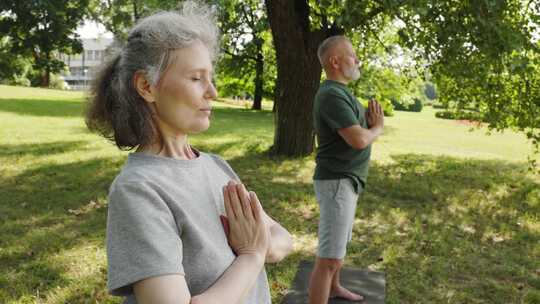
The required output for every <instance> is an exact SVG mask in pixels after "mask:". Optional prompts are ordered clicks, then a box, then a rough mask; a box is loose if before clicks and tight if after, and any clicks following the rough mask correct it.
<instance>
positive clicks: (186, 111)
mask: <svg viewBox="0 0 540 304" xmlns="http://www.w3.org/2000/svg"><path fill="white" fill-rule="evenodd" d="M170 55H171V56H173V58H174V60H173V63H172V64H171V66H169V67H168V69H167V70H166V71H165V73H164V75H163V76H162V78H161V79H160V80H159V82H158V84H157V94H156V100H155V103H154V105H155V110H156V114H157V118H158V120H159V122H160V125H161V128H162V129H163V128H165V129H167V130H168V131H170V132H172V133H173V134H174V135H186V134H195V133H199V132H202V131H205V130H206V129H208V127H209V126H210V114H211V111H212V105H211V101H212V100H213V99H215V98H216V96H217V92H216V89H215V87H214V85H213V84H212V73H213V68H212V60H211V57H210V53H209V51H208V49H207V48H206V46H204V44H202V43H201V42H199V41H197V42H195V43H194V44H193V45H191V46H190V47H187V48H183V49H179V50H175V51H173V52H172V53H171V54H170ZM163 131H165V130H163Z"/></svg>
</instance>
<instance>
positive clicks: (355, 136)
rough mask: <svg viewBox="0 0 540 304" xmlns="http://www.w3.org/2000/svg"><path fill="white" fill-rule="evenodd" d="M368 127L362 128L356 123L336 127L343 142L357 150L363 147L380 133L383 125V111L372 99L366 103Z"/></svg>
mask: <svg viewBox="0 0 540 304" xmlns="http://www.w3.org/2000/svg"><path fill="white" fill-rule="evenodd" d="M366 119H367V121H368V127H369V128H368V129H364V128H362V127H361V126H360V125H358V124H356V125H353V126H350V127H347V128H342V129H338V130H337V131H338V134H339V135H340V136H341V137H342V138H343V139H344V140H345V142H346V143H347V144H348V145H349V146H351V147H353V148H354V149H357V150H362V149H365V148H366V147H367V146H369V145H370V144H371V143H373V142H374V141H375V139H377V137H379V135H381V134H382V130H383V126H384V113H383V110H382V107H381V105H380V104H379V103H378V102H377V101H374V100H370V101H369V104H368V114H367V115H366Z"/></svg>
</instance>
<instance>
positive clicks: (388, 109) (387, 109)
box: [381, 100, 394, 117]
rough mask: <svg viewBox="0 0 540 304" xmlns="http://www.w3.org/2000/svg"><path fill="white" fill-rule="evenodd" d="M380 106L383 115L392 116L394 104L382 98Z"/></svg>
mask: <svg viewBox="0 0 540 304" xmlns="http://www.w3.org/2000/svg"><path fill="white" fill-rule="evenodd" d="M381 106H382V108H383V113H384V116H388V117H392V116H394V106H393V105H392V103H391V102H389V101H387V100H383V101H382V102H381Z"/></svg>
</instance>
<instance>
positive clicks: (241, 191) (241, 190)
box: [236, 184, 253, 220]
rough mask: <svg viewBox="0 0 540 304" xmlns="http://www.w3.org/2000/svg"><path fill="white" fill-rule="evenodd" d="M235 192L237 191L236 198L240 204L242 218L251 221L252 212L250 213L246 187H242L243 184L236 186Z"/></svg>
mask: <svg viewBox="0 0 540 304" xmlns="http://www.w3.org/2000/svg"><path fill="white" fill-rule="evenodd" d="M236 190H237V191H238V197H239V198H240V202H241V204H242V211H243V212H244V216H245V217H246V218H247V219H248V220H252V219H253V211H251V203H250V198H249V194H248V192H247V190H246V187H244V185H243V184H237V185H236Z"/></svg>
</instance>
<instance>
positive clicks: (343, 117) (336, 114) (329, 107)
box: [320, 93, 359, 131]
mask: <svg viewBox="0 0 540 304" xmlns="http://www.w3.org/2000/svg"><path fill="white" fill-rule="evenodd" d="M320 116H321V118H322V119H323V121H324V122H325V123H326V124H327V125H328V126H329V127H330V128H332V130H334V131H335V130H338V129H343V128H347V127H350V126H353V125H357V124H359V121H358V119H357V117H356V115H355V114H354V110H353V108H352V107H351V106H350V105H349V103H348V102H347V100H346V99H345V98H344V97H343V96H340V95H338V94H332V93H328V94H326V95H325V96H324V100H323V101H322V102H321V105H320Z"/></svg>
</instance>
